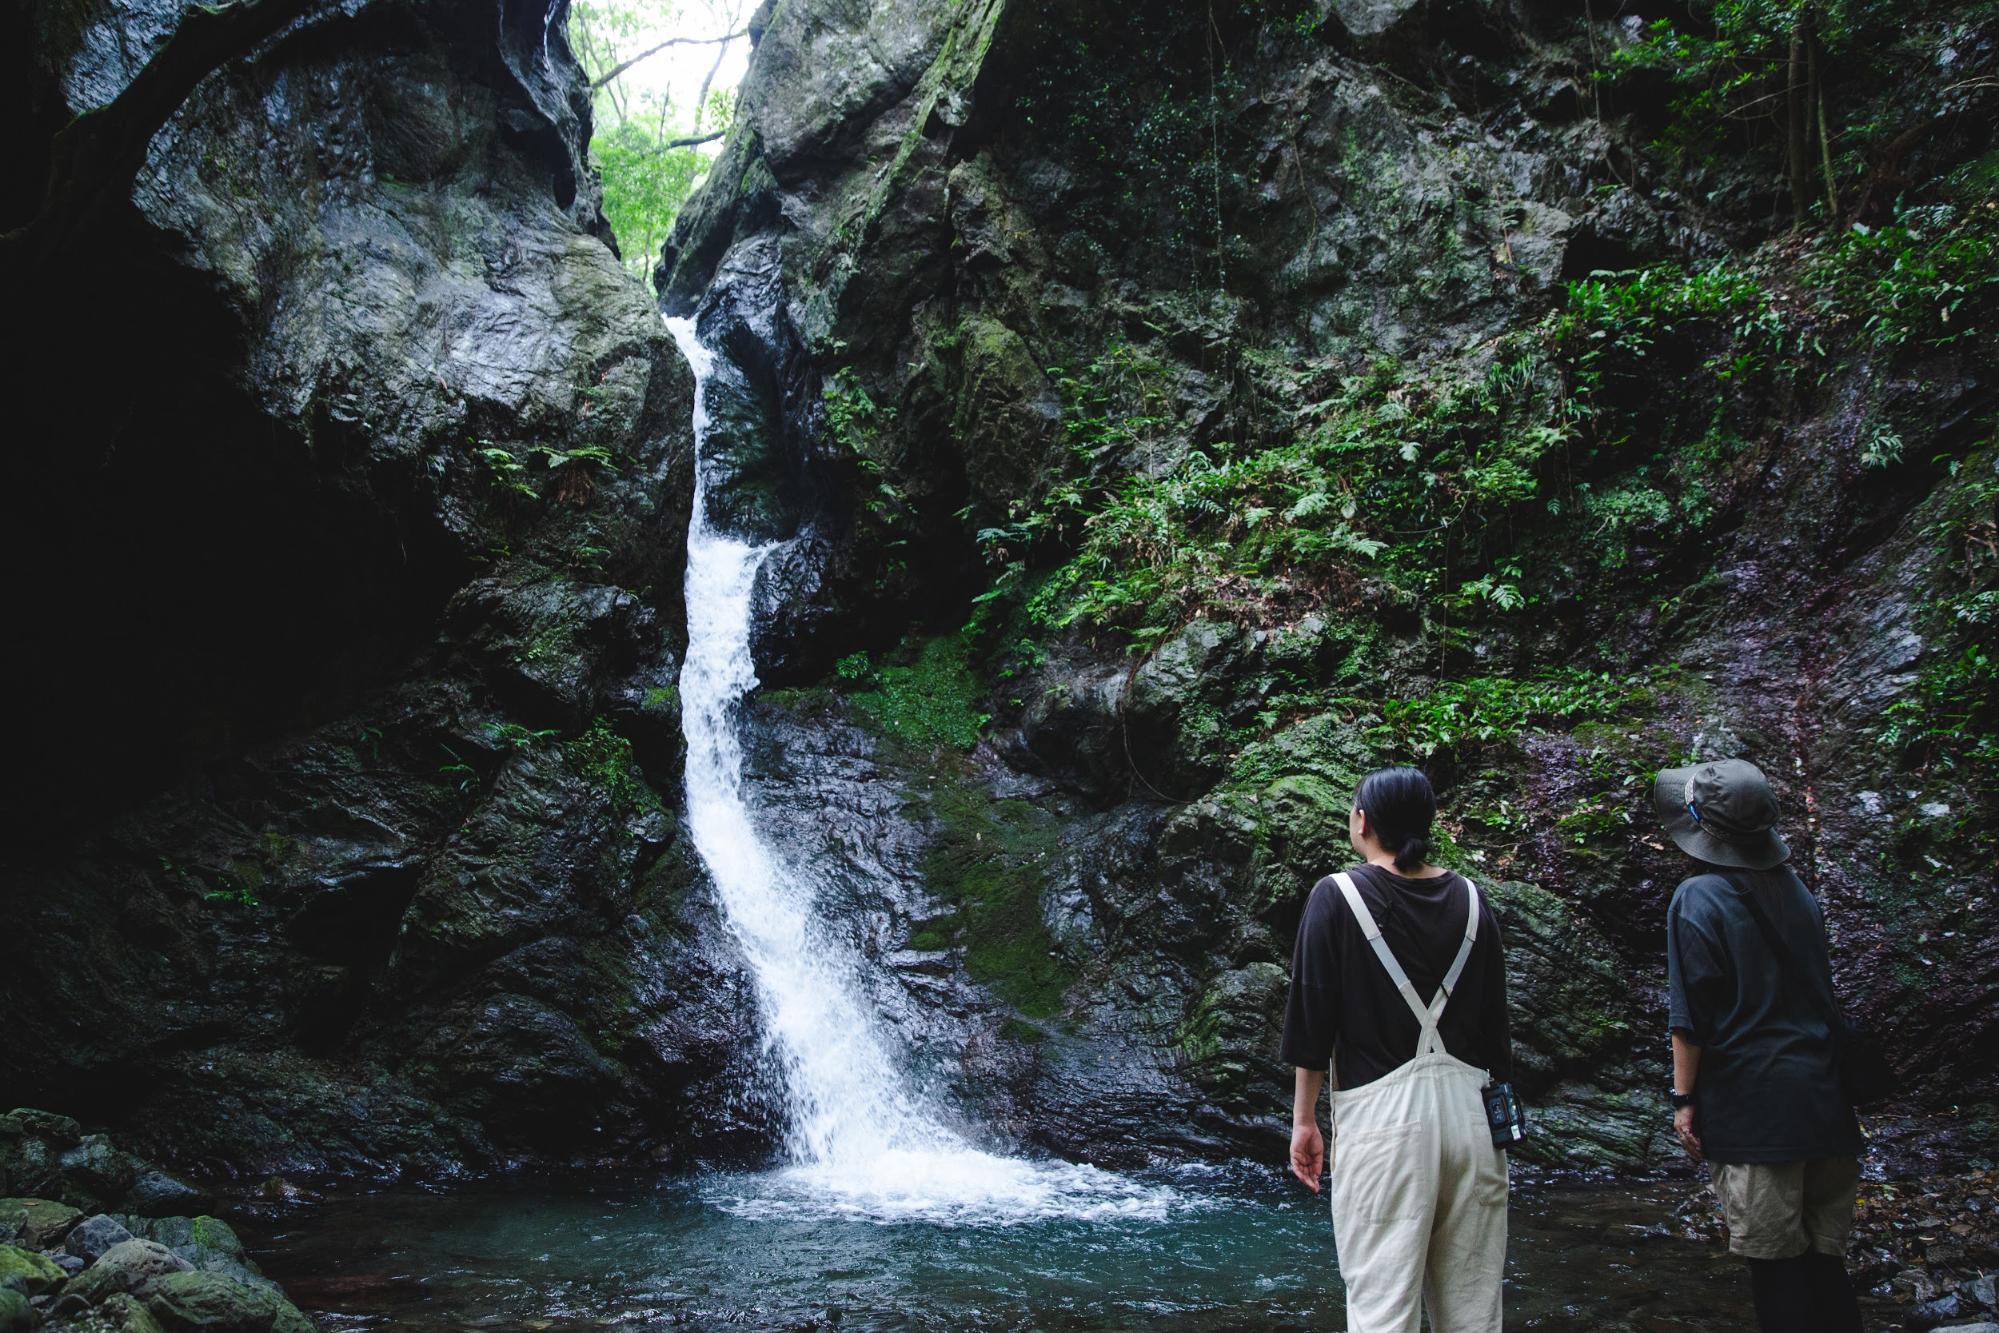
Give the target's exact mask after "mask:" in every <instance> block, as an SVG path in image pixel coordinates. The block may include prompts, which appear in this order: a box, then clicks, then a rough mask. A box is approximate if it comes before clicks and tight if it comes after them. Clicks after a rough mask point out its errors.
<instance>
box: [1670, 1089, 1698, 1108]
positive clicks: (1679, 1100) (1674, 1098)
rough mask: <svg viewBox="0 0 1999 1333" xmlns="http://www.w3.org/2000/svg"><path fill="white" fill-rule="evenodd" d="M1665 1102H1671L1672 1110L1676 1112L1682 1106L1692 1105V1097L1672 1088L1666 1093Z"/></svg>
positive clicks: (1688, 1093) (1687, 1093)
mask: <svg viewBox="0 0 1999 1333" xmlns="http://www.w3.org/2000/svg"><path fill="white" fill-rule="evenodd" d="M1666 1100H1667V1101H1669V1102H1671V1103H1672V1104H1673V1109H1674V1110H1675V1111H1677V1110H1679V1109H1680V1108H1681V1107H1683V1106H1692V1105H1693V1104H1694V1095H1693V1094H1692V1093H1691V1092H1681V1091H1680V1090H1679V1089H1678V1088H1673V1089H1672V1090H1670V1091H1669V1092H1667V1093H1666Z"/></svg>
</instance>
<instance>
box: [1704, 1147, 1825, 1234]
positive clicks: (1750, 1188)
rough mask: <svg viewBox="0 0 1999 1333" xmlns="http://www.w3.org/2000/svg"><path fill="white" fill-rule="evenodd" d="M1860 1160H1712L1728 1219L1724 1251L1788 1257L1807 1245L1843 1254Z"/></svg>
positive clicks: (1716, 1188)
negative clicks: (1742, 1161)
mask: <svg viewBox="0 0 1999 1333" xmlns="http://www.w3.org/2000/svg"><path fill="white" fill-rule="evenodd" d="M1859 1188H1860V1160H1859V1159H1858V1158H1855V1157H1821V1158H1820V1159H1819V1160H1817V1161H1815V1162H1750V1163H1732V1162H1716V1163H1714V1193H1715V1197H1716V1198H1718V1199H1720V1200H1721V1211H1722V1216H1724V1217H1725V1218H1727V1219H1728V1252H1729V1253H1730V1254H1739V1255H1741V1256H1742V1257H1743V1258H1745V1259H1794V1258H1796V1257H1797V1256H1798V1255H1801V1254H1803V1253H1804V1252H1805V1251H1807V1250H1817V1251H1818V1252H1819V1253H1820V1254H1837V1255H1844V1254H1845V1253H1846V1242H1847V1238H1848V1237H1850V1236H1851V1235H1852V1234H1853V1199H1854V1195H1855V1193H1856V1192H1857V1191H1858V1190H1859Z"/></svg>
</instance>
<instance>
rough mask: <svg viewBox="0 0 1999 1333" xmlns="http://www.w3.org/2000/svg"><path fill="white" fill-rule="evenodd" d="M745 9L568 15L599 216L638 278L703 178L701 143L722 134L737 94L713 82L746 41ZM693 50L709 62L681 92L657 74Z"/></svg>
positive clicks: (745, 0) (584, 10)
mask: <svg viewBox="0 0 1999 1333" xmlns="http://www.w3.org/2000/svg"><path fill="white" fill-rule="evenodd" d="M750 3H751V0H684V2H683V0H577V3H576V4H575V5H574V6H572V7H571V9H570V11H569V38H570V45H571V46H572V47H574V49H575V51H576V55H577V58H578V59H579V60H580V61H581V62H582V64H583V70H584V73H585V75H586V76H587V77H588V78H589V80H590V87H591V95H592V101H593V105H594V111H595V120H596V131H595V133H594V134H593V135H592V136H591V139H590V159H591V162H592V163H593V165H595V166H596V168H597V170H598V172H599V173H600V174H601V175H602V177H603V181H604V215H605V216H606V217H607V218H609V219H610V222H611V229H612V231H613V232H615V233H616V234H617V238H618V249H619V251H620V253H621V254H622V255H623V257H624V262H625V266H626V267H627V268H629V269H630V270H631V271H632V272H633V273H635V274H637V275H639V276H640V277H641V278H644V277H646V276H648V275H649V274H650V273H651V271H652V266H653V264H654V263H655V262H656V261H657V260H658V258H659V249H660V246H661V245H663V244H664V243H665V241H666V235H667V232H668V231H669V230H670V229H671V228H672V226H673V219H674V218H675V216H676V215H678V214H679V212H680V207H681V205H682V204H683V203H685V202H686V201H687V196H688V195H689V194H691V193H693V191H694V187H695V186H697V185H699V184H700V183H701V180H702V177H703V176H705V175H706V174H707V171H708V163H709V161H710V160H711V153H712V149H710V148H709V147H708V145H711V144H713V143H715V142H716V141H717V140H719V139H720V138H721V137H722V135H723V134H725V133H726V132H727V131H728V128H729V122H730V119H731V117H732V116H733V115H734V113H735V101H736V94H735V89H734V88H733V87H720V86H717V83H716V76H717V75H718V73H719V72H720V71H721V69H722V67H723V62H724V61H725V60H726V59H727V57H728V55H729V52H730V49H731V48H732V47H733V45H734V44H735V43H736V42H739V41H745V40H747V34H746V32H745V31H744V28H743V18H744V14H745V11H746V10H747V8H748V7H749V4H750ZM690 50H697V51H700V52H701V53H703V55H704V56H706V57H707V58H706V61H705V63H704V64H703V66H702V67H703V68H705V69H706V71H707V73H706V76H705V77H703V78H702V79H701V80H700V83H699V85H698V87H696V88H695V89H694V90H692V91H691V92H688V91H686V90H684V89H677V86H676V85H677V81H675V80H669V79H666V78H664V77H663V75H664V73H665V62H667V61H669V60H672V59H673V58H674V57H676V56H678V57H683V58H684V57H685V55H686V53H687V52H688V51H690ZM709 52H712V55H708V54H707V53H709ZM676 91H678V92H679V93H680V95H679V96H676Z"/></svg>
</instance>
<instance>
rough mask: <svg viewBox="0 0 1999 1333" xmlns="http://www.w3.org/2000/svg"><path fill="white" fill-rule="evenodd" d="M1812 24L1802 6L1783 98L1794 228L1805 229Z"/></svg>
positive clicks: (1795, 18)
mask: <svg viewBox="0 0 1999 1333" xmlns="http://www.w3.org/2000/svg"><path fill="white" fill-rule="evenodd" d="M1809 22H1810V11H1809V10H1807V9H1806V8H1805V7H1804V6H1803V5H1800V6H1799V7H1798V10H1797V13H1796V14H1795V15H1793V16H1792V19H1791V58H1790V60H1789V62H1788V63H1787V72H1788V78H1789V82H1788V83H1787V85H1786V87H1785V97H1784V130H1785V144H1784V157H1785V166H1786V167H1787V168H1788V170H1789V172H1790V177H1791V225H1792V226H1794V227H1802V226H1804V225H1805V210H1806V209H1807V208H1808V207H1809V206H1810V194H1811V187H1810V185H1809V184H1808V182H1809V179H1810V177H1809V175H1808V174H1807V173H1808V171H1809V168H1808V167H1807V166H1806V165H1805V151H1806V139H1805V136H1806V129H1805V126H1806V124H1807V121H1806V117H1807V116H1808V115H1809V114H1810V110H1809V100H1808V90H1807V87H1806V85H1807V83H1808V82H1809V81H1810V75H1809V71H1808V70H1807V69H1806V67H1805V61H1806V55H1805V47H1806V42H1805V32H1806V26H1807V24H1808V23H1809Z"/></svg>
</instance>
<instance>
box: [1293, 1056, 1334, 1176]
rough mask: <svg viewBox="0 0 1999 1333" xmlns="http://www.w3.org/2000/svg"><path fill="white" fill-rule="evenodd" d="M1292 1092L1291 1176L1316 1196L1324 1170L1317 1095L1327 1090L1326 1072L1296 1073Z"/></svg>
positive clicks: (1309, 1071)
mask: <svg viewBox="0 0 1999 1333" xmlns="http://www.w3.org/2000/svg"><path fill="white" fill-rule="evenodd" d="M1296 1072H1297V1078H1296V1079H1295V1080H1294V1081H1293V1083H1292V1089H1291V1174H1292V1175H1294V1176H1296V1177H1298V1179H1299V1180H1301V1181H1303V1182H1304V1183H1305V1188H1306V1189H1308V1190H1310V1191H1312V1193H1314V1194H1317V1193H1318V1192H1319V1177H1320V1176H1322V1175H1324V1174H1325V1170H1326V1139H1325V1136H1324V1135H1323V1134H1321V1133H1320V1132H1319V1092H1320V1090H1321V1089H1323V1088H1324V1087H1325V1086H1326V1071H1325V1070H1323V1069H1306V1068H1304V1067H1303V1066H1302V1065H1301V1066H1299V1067H1298V1069H1297V1071H1296Z"/></svg>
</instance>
